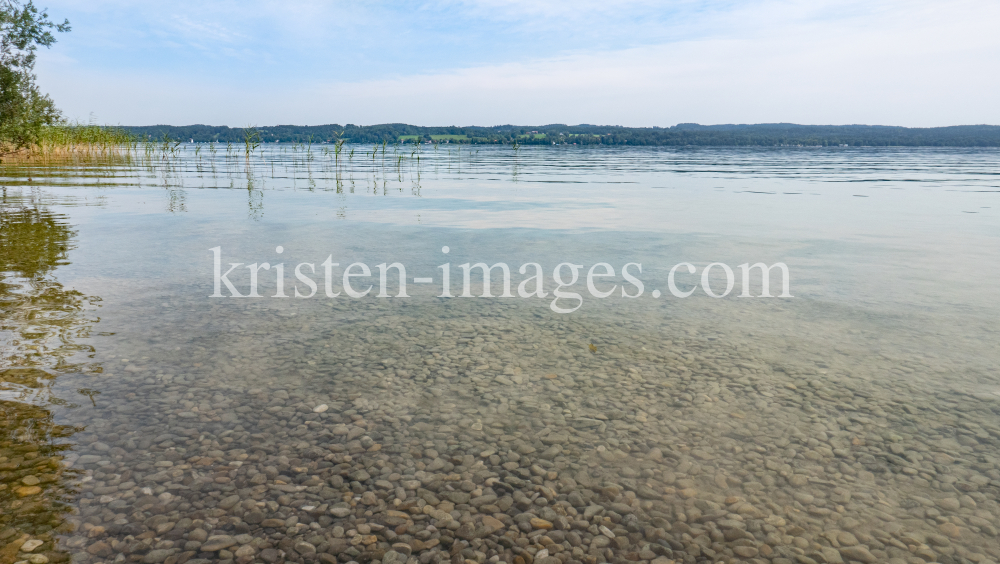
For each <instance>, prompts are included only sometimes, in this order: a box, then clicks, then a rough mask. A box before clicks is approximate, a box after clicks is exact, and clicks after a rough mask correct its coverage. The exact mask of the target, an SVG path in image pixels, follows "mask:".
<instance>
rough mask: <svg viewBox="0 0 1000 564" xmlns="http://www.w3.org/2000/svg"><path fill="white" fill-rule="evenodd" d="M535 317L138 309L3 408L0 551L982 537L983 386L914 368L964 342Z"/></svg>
mask: <svg viewBox="0 0 1000 564" xmlns="http://www.w3.org/2000/svg"><path fill="white" fill-rule="evenodd" d="M178 309H182V308H178ZM428 310H431V311H434V313H435V315H434V316H433V317H431V316H428V315H427V311H428ZM755 313H756V314H757V315H758V316H759V317H761V318H766V314H765V313H763V312H755ZM176 315H178V316H183V313H181V312H178V313H176ZM541 317H542V316H541V314H539V313H538V311H537V308H536V309H535V310H533V309H532V308H530V307H524V306H519V305H505V304H502V303H501V304H488V305H483V304H481V303H478V302H477V303H475V304H473V303H472V302H465V303H463V304H457V305H454V306H451V305H448V306H436V305H435V306H426V307H423V308H421V307H406V308H399V307H393V306H390V305H386V304H384V302H378V301H371V302H368V303H365V302H362V303H357V304H349V305H347V306H344V305H337V306H334V307H332V308H329V309H318V308H315V307H312V308H310V307H301V308H293V309H291V310H287V309H286V310H275V311H267V310H266V307H261V308H257V307H254V306H248V307H245V308H244V307H216V308H214V309H213V310H212V311H211V315H209V316H206V317H205V318H206V319H211V321H210V322H205V323H203V324H202V325H200V326H188V327H186V328H185V330H184V332H183V333H178V332H177V324H175V323H174V320H173V319H172V318H171V314H170V313H165V314H162V315H160V316H158V317H156V318H155V321H152V322H151V325H150V326H149V327H147V328H146V330H145V332H146V334H148V335H150V336H151V338H150V342H149V343H147V344H146V345H145V346H144V347H142V348H138V349H137V348H135V346H136V345H135V343H134V342H131V344H130V345H129V346H128V347H123V348H122V349H121V350H116V349H108V350H106V351H104V353H103V354H102V356H101V358H102V359H103V360H104V362H103V365H104V366H105V372H104V373H101V374H92V375H88V376H83V375H78V376H72V375H65V376H63V377H62V380H61V381H60V385H59V386H58V387H57V388H56V391H58V390H60V389H66V390H72V389H73V388H77V387H81V388H93V389H99V390H100V393H99V395H90V396H89V397H90V399H91V401H92V404H91V405H87V404H88V403H91V402H88V400H86V399H84V400H82V402H81V404H80V405H79V406H78V407H75V408H73V409H70V408H68V407H65V406H64V407H62V408H60V407H59V406H55V407H53V408H51V409H52V415H50V417H49V420H50V422H51V421H53V420H58V421H59V424H58V425H57V424H55V423H54V422H53V423H51V426H50V428H48V429H39V428H34V429H16V428H14V427H12V426H11V424H10V421H11V419H10V415H8V426H7V427H6V429H5V430H6V431H7V433H8V438H7V441H6V442H5V443H3V445H4V446H3V448H2V451H0V469H2V471H3V484H4V486H3V490H0V495H2V496H3V497H2V499H3V504H4V507H3V508H2V513H3V515H5V516H7V517H5V518H4V522H5V525H4V529H3V531H2V532H0V536H2V539H0V542H3V543H4V544H6V548H4V549H3V552H2V553H0V554H2V555H3V558H4V559H5V561H6V560H10V561H12V562H22V561H27V562H31V563H33V564H44V562H47V561H48V562H59V561H65V560H66V559H72V561H73V562H79V563H88V564H90V563H93V564H97V563H100V562H105V563H111V562H114V563H122V562H143V563H147V564H155V563H161V562H165V563H167V564H186V563H196V564H201V563H204V562H208V561H222V562H238V563H240V564H249V563H250V562H267V563H274V562H282V561H284V562H327V563H333V562H337V561H339V562H351V561H354V562H359V563H366V562H375V561H379V562H384V563H386V564H389V563H395V562H399V563H403V562H409V563H410V564H414V563H416V562H420V563H422V564H427V563H429V562H443V561H451V562H455V563H461V562H468V563H469V564H472V563H477V564H485V563H496V562H500V561H502V562H507V563H516V564H534V563H535V562H536V561H537V562H540V563H543V564H566V563H571V564H576V563H585V564H595V563H599V562H615V563H625V562H637V563H655V564H667V563H669V562H678V563H679V562H709V561H711V562H737V561H748V562H773V563H776V564H787V563H792V562H801V563H809V562H818V563H840V562H845V563H850V562H862V563H875V562H891V563H894V564H895V563H903V562H907V563H912V564H920V563H924V562H946V563H949V562H977V563H978V562H995V561H997V560H998V559H1000V548H998V544H997V538H996V534H997V528H998V527H1000V504H998V503H997V501H996V496H995V493H996V491H997V488H998V487H1000V466H998V464H1000V457H998V456H997V452H998V448H997V447H998V441H1000V424H998V423H997V419H996V415H997V413H998V409H1000V396H998V395H996V394H994V393H984V392H975V391H968V390H966V391H962V390H954V391H951V392H942V390H940V389H938V388H936V387H935V386H934V385H933V384H932V383H930V381H929V380H926V379H925V378H923V377H925V376H935V377H936V376H937V375H938V374H948V372H949V371H954V372H955V373H956V374H958V373H962V374H963V375H964V377H965V378H968V377H969V375H970V374H971V375H972V376H975V375H976V367H974V366H958V365H955V364H948V363H946V362H945V361H944V360H942V359H940V358H934V357H933V355H926V356H924V357H921V356H919V355H907V358H905V359H904V358H901V357H893V356H891V354H885V353H884V352H883V353H881V354H878V355H874V354H872V355H867V356H863V357H862V355H860V354H859V352H858V351H857V350H845V349H844V344H843V343H844V341H841V342H840V343H839V344H838V345H837V346H833V345H824V344H823V343H822V342H821V340H819V339H813V338H811V336H809V335H799V336H798V337H797V338H793V337H790V336H788V335H785V336H776V335H773V334H772V335H769V334H768V332H767V331H766V330H765V331H762V332H759V333H756V334H754V333H751V334H749V335H748V334H740V333H739V332H730V333H721V332H720V331H719V330H718V328H717V326H715V325H709V324H707V323H705V324H701V325H699V324H697V323H690V322H689V323H685V324H684V325H683V328H678V327H677V324H672V325H671V324H661V325H651V324H650V322H649V320H647V319H643V318H641V317H639V316H626V315H622V316H619V317H618V318H617V320H613V321H611V325H610V326H609V319H608V317H607V316H604V317H586V316H584V317H579V318H576V317H569V318H560V319H557V320H554V321H552V320H542V319H541ZM406 328H408V329H406ZM814 329H816V330H820V329H822V330H823V331H827V330H829V328H822V327H815V328H814ZM818 334H822V331H821V332H820V333H818ZM598 336H599V337H598ZM863 341H864V339H860V340H859V342H863ZM594 342H596V343H597V345H595V347H596V351H592V350H591V349H590V347H589V344H592V343H594ZM175 344H176V345H179V346H176V347H174V346H168V345H175ZM859 357H862V358H859ZM859 360H863V362H859ZM986 375H988V374H986V373H983V374H981V376H986ZM95 380H96V381H97V382H98V384H95ZM77 397H78V398H79V397H80V396H77ZM24 409H25V408H21V407H17V408H13V409H11V406H9V405H8V406H5V411H7V412H8V413H10V412H11V411H13V412H14V413H18V411H19V410H20V411H24ZM75 425H76V426H77V427H74V426H75ZM18 433H21V434H22V435H27V434H30V433H35V434H36V435H38V436H41V435H42V434H44V433H48V434H49V435H52V436H60V435H62V436H70V437H71V440H72V442H73V443H75V445H76V447H75V448H73V449H72V451H59V448H58V442H57V441H54V440H52V439H51V438H50V439H49V440H48V441H47V443H46V442H43V441H38V442H37V443H35V444H30V443H28V444H25V443H24V441H23V439H24V438H25V437H24V436H20V435H18ZM11 439H14V440H11ZM17 439H22V440H17ZM67 496H74V497H75V498H76V499H78V501H76V502H75V503H73V504H70V505H65V503H64V502H63V501H61V500H63V499H64V498H67ZM60 504H63V510H64V512H62V513H60V511H59V507H60Z"/></svg>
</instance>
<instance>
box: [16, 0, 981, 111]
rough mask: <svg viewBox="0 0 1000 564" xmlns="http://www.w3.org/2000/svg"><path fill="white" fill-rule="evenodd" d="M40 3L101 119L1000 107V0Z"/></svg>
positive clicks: (74, 81) (76, 105) (70, 100)
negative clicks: (64, 24) (57, 24)
mask: <svg viewBox="0 0 1000 564" xmlns="http://www.w3.org/2000/svg"><path fill="white" fill-rule="evenodd" d="M36 1H37V0H36ZM39 5H42V6H47V7H48V9H49V14H50V15H51V16H52V18H53V19H58V20H60V21H61V20H62V18H64V17H65V18H69V19H70V22H71V24H72V26H73V31H72V32H71V33H68V34H61V35H60V36H59V38H58V39H59V42H58V43H57V44H56V45H55V46H53V48H52V49H49V50H45V52H43V53H41V54H40V56H39V63H38V68H37V71H38V75H39V82H40V84H41V86H42V88H43V90H45V91H47V92H49V93H50V94H51V95H52V96H53V98H54V99H55V100H56V103H57V105H59V107H60V108H62V109H63V111H64V113H65V115H66V117H68V118H70V119H77V120H82V121H88V120H94V121H97V122H98V123H120V124H128V125H145V124H155V123H169V124H174V125H183V124H191V123H209V124H219V125H231V126H243V125H247V124H250V123H254V124H257V125H274V124H284V123H294V124H322V123H341V124H344V123H355V124H374V123H387V122H406V123H414V124H419V125H452V124H454V125H495V124H505V123H517V124H544V123H598V124H621V125H633V126H641V125H660V126H667V125H674V124H676V123H682V122H698V123H706V124H707V123H759V122H778V121H787V122H796V123H835V124H842V123H877V124H890V125H908V126H936V125H953V124H968V123H994V124H997V123H1000V94H998V92H1000V68H998V67H1000V62H998V61H1000V39H998V36H1000V34H997V33H996V32H995V29H994V27H995V25H996V23H997V22H1000V3H998V2H996V1H995V0H954V1H949V2H941V1H939V0H938V1H926V0H908V1H905V2H904V1H895V0H868V1H863V2H861V1H853V0H841V1H831V0H811V1H773V0H761V1H752V0H751V1H693V0H680V1H668V2H661V1H654V0H622V1H619V2H611V1H593V0H575V1H571V0H555V1H545V0H456V1H449V0H442V1H438V2H426V3H424V2H420V1H415V2H366V3H359V2H339V1H327V2H321V1H286V2H258V1H256V0H244V1H240V2H236V1H230V0H202V1H199V2H194V1H189V0H175V1H172V2H168V3H165V2H128V1H124V0H87V1H80V0H54V1H50V2H39Z"/></svg>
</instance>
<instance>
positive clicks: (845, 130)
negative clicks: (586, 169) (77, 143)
mask: <svg viewBox="0 0 1000 564" xmlns="http://www.w3.org/2000/svg"><path fill="white" fill-rule="evenodd" d="M124 129H125V130H127V131H129V132H131V133H133V134H135V135H136V136H137V137H139V138H141V139H157V138H159V137H162V136H163V135H164V134H165V133H166V134H169V135H170V136H171V137H173V138H177V139H193V140H194V141H195V142H209V141H221V142H237V141H242V135H243V133H242V130H241V129H238V128H237V129H231V128H229V127H226V126H209V125H188V126H180V127H178V126H169V125H153V126H135V127H126V128H124ZM257 130H258V132H259V133H260V138H261V140H262V141H263V142H265V143H274V142H281V143H305V142H307V141H308V140H309V139H311V140H312V142H314V143H336V142H337V141H338V140H346V141H347V142H349V143H368V144H381V143H383V142H387V143H395V142H397V141H401V142H407V143H412V142H416V141H417V140H422V141H423V142H435V143H444V142H447V143H467V144H507V145H511V144H513V142H514V140H517V143H518V144H520V145H553V144H555V145H572V144H577V145H625V146H638V145H646V146H648V145H654V146H681V147H683V146H688V145H694V146H736V147H739V146H748V147H753V146H764V147H779V146H799V145H802V146H838V145H848V146H851V147H861V146H865V147H869V146H873V147H888V146H908V147H918V146H939V147H1000V126H994V125H961V126H953V127H933V128H907V127H892V126H878V125H874V126H872V125H796V124H790V123H776V124H755V125H698V124H680V125H676V126H673V127H622V126H616V125H615V126H604V125H586V124H584V125H561V124H552V125H541V126H517V125H498V126H492V127H455V126H451V127H419V126H415V125H407V124H402V123H390V124H381V125H368V126H358V125H351V124H348V125H346V126H341V125H337V124H331V125H316V126H296V125H277V126H270V127H259V128H257Z"/></svg>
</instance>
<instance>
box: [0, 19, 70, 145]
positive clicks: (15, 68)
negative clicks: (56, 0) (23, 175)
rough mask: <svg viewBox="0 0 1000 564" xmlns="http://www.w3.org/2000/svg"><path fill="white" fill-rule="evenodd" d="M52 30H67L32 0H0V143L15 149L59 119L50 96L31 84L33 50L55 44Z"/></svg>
mask: <svg viewBox="0 0 1000 564" xmlns="http://www.w3.org/2000/svg"><path fill="white" fill-rule="evenodd" d="M52 30H55V31H57V32H66V31H69V30H70V27H69V21H68V20H67V21H64V22H63V23H61V24H57V23H54V22H52V21H51V20H49V15H48V14H47V13H46V12H45V11H44V10H42V11H39V10H38V8H36V7H35V5H34V3H33V0H28V2H27V3H24V2H23V1H22V0H0V145H2V146H3V150H6V151H10V150H18V149H21V148H23V147H27V146H30V145H33V144H35V143H37V141H38V138H39V135H40V133H41V130H42V127H43V126H46V125H52V124H54V123H56V122H57V120H58V119H59V115H60V114H59V111H58V110H57V109H56V107H55V104H54V103H53V102H52V99H51V98H49V97H48V96H46V95H45V94H42V93H41V91H40V90H39V89H38V86H37V85H36V84H35V75H34V73H33V72H32V71H33V70H34V68H35V58H36V50H37V49H38V46H39V45H41V46H43V47H50V46H51V45H52V44H53V43H55V41H56V39H55V36H54V35H53V34H52Z"/></svg>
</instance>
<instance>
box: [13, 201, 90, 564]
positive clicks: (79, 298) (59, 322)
mask: <svg viewBox="0 0 1000 564" xmlns="http://www.w3.org/2000/svg"><path fill="white" fill-rule="evenodd" d="M73 237H74V232H73V231H72V230H71V229H70V228H69V226H68V225H67V224H66V219H65V217H62V216H59V215H58V214H55V213H53V212H51V211H49V210H47V209H45V208H44V207H42V206H40V205H37V204H35V203H33V202H31V201H30V199H29V200H28V201H25V200H23V199H21V198H18V197H8V195H7V194H6V193H5V194H4V199H3V201H2V202H0V543H2V545H5V546H4V547H3V548H2V549H0V561H2V562H14V561H21V560H26V559H27V558H29V556H30V557H31V558H33V560H31V561H32V562H36V561H46V560H47V561H60V560H65V559H66V558H67V557H68V555H66V554H63V553H60V552H58V551H56V550H55V536H54V535H55V534H57V533H59V532H68V531H70V530H72V529H73V528H74V526H73V525H72V524H69V523H67V522H66V520H65V517H66V515H67V514H68V513H69V512H70V510H71V506H70V505H69V503H68V502H70V501H72V499H73V497H74V495H75V493H76V488H75V486H74V484H75V478H76V477H77V471H76V470H72V469H68V468H67V465H66V464H64V463H63V455H64V454H65V453H66V451H68V450H69V449H71V448H72V446H73V445H72V443H70V442H69V441H68V439H69V437H71V436H72V435H73V434H74V433H76V432H77V431H78V430H79V429H77V428H75V427H72V426H66V425H59V424H56V422H55V415H54V413H53V410H52V407H53V406H65V407H73V404H71V403H69V402H70V401H71V400H70V399H68V398H65V397H60V396H59V395H57V394H56V393H54V391H53V386H54V384H55V383H56V380H57V378H58V377H59V376H60V375H61V374H64V373H68V372H90V373H94V372H98V371H99V370H100V367H99V366H97V365H95V364H94V363H93V362H92V359H90V358H88V356H92V354H91V353H93V350H92V349H91V348H90V347H89V346H84V345H80V344H77V343H76V340H77V339H79V338H85V337H87V336H88V335H89V332H90V328H91V324H92V321H91V320H89V319H88V314H87V310H88V309H89V308H91V307H92V306H93V304H94V302H96V301H97V300H96V299H95V298H88V297H86V296H84V295H82V294H81V293H80V292H77V291H74V290H71V289H67V288H64V287H63V286H62V285H61V284H60V283H59V282H58V281H57V280H56V279H55V277H54V276H53V272H54V271H55V269H56V267H58V266H59V265H61V264H66V262H67V253H68V251H69V250H70V249H71V248H72V246H73ZM80 391H81V393H90V394H93V393H96V392H93V391H91V390H89V389H82V390H80Z"/></svg>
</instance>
